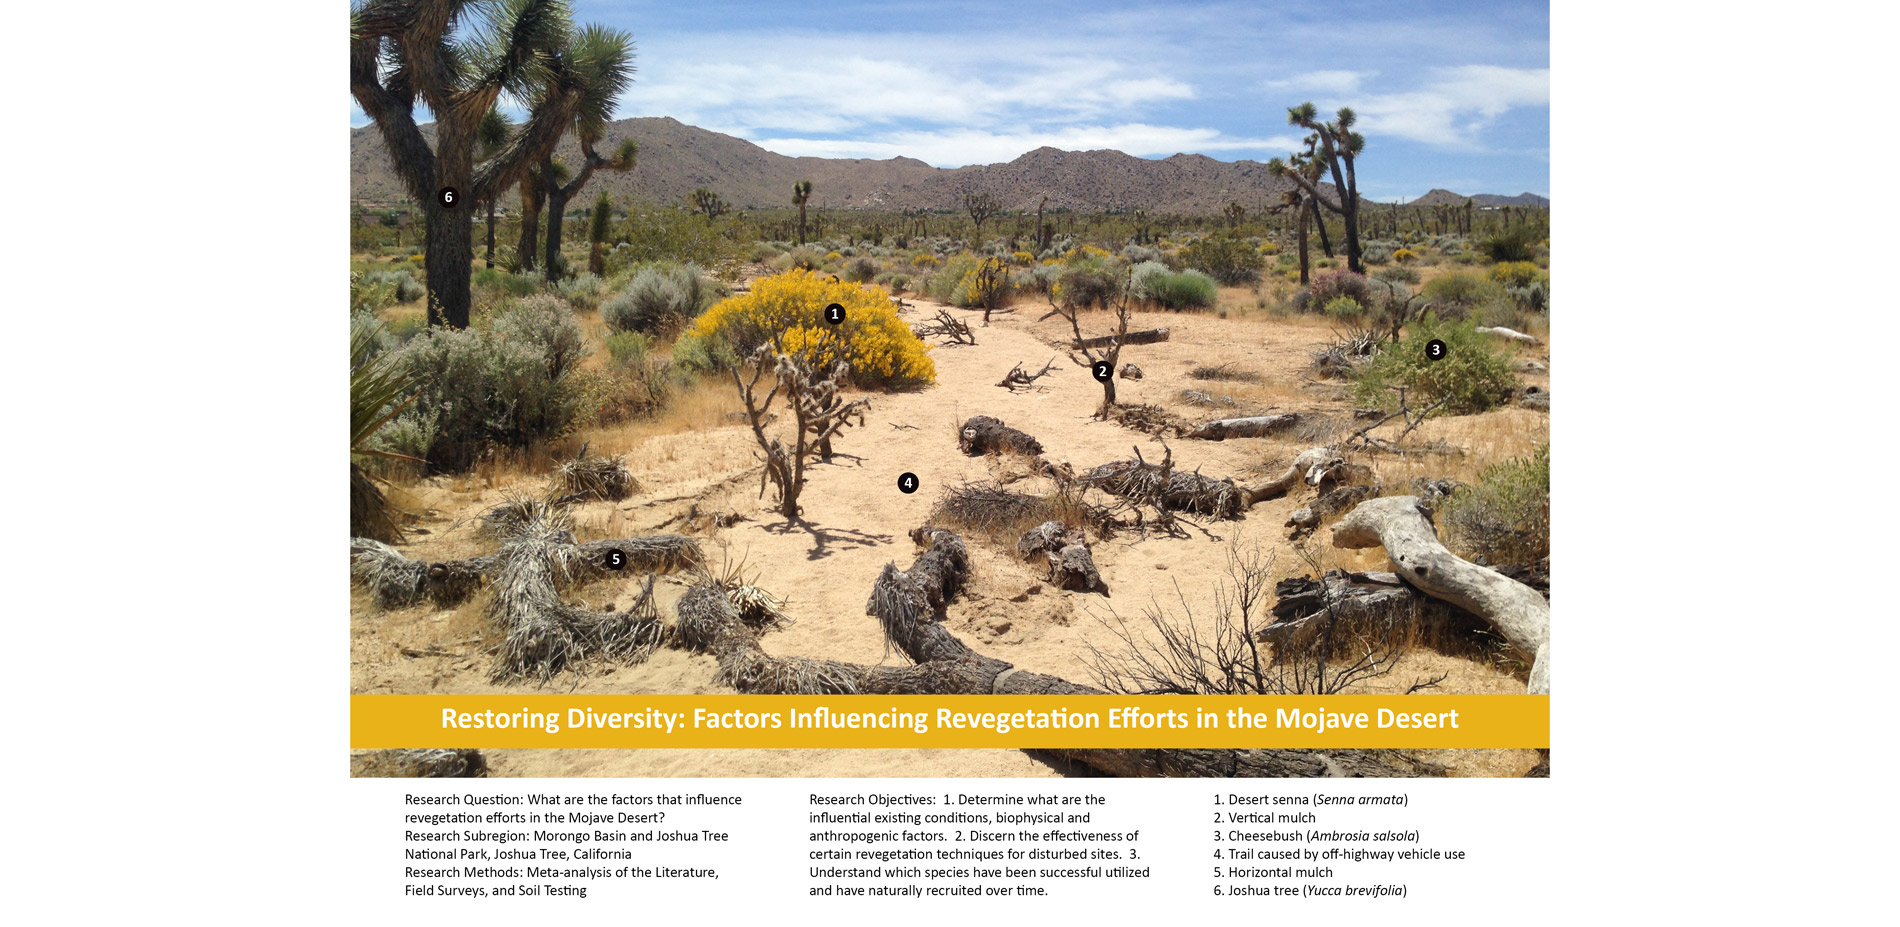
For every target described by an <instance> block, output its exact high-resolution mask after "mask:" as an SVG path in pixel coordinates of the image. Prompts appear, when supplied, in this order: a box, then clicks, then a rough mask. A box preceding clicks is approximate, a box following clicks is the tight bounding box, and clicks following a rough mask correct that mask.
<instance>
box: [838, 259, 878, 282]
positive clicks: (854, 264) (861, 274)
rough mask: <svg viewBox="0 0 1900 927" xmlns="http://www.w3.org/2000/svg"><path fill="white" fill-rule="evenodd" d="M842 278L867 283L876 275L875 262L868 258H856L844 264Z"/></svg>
mask: <svg viewBox="0 0 1900 927" xmlns="http://www.w3.org/2000/svg"><path fill="white" fill-rule="evenodd" d="M843 276H844V278H845V279H846V280H849V281H851V282H852V283H869V282H870V281H871V278H872V277H875V276H877V262H876V261H873V260H871V259H870V258H857V259H855V260H853V261H851V262H850V263H847V264H846V265H845V266H844V275H843Z"/></svg>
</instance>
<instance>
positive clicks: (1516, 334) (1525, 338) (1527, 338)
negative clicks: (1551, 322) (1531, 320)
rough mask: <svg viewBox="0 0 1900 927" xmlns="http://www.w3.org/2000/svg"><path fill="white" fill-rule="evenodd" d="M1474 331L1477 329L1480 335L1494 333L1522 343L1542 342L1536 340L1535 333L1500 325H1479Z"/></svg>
mask: <svg viewBox="0 0 1900 927" xmlns="http://www.w3.org/2000/svg"><path fill="white" fill-rule="evenodd" d="M1475 331H1477V333H1478V334H1480V335H1496V336H1497V337H1499V338H1503V339H1506V340H1509V341H1517V342H1522V343H1524V344H1543V342H1542V341H1539V340H1537V337H1536V336H1535V335H1526V334H1524V333H1523V332H1520V331H1512V330H1511V329H1508V328H1505V327H1504V326H1502V325H1499V326H1495V327H1491V328H1486V327H1484V326H1482V325H1480V326H1478V327H1477V328H1476V329H1475Z"/></svg>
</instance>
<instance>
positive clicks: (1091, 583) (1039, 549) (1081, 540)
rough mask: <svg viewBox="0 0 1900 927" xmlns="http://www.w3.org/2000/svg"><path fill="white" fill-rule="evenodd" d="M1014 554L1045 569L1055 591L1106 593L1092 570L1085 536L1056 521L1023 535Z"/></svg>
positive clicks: (1093, 566) (1093, 564) (1090, 555)
mask: <svg viewBox="0 0 1900 927" xmlns="http://www.w3.org/2000/svg"><path fill="white" fill-rule="evenodd" d="M1016 553H1017V554H1018V555H1020V556H1021V557H1022V558H1023V559H1024V560H1038V559H1039V560H1041V561H1042V562H1043V563H1045V564H1046V565H1047V566H1048V568H1049V581H1050V582H1052V583H1055V584H1056V587H1057V588H1060V589H1069V590H1073V591H1075V592H1094V591H1096V590H1098V589H1100V590H1104V591H1106V590H1107V588H1108V587H1107V585H1106V584H1104V583H1103V582H1102V574H1101V573H1100V572H1099V571H1098V570H1096V569H1095V555H1094V554H1093V553H1091V552H1090V550H1089V545H1088V539H1087V536H1086V535H1084V534H1083V533H1082V532H1081V531H1077V530H1075V529H1073V528H1070V527H1069V526H1068V525H1065V524H1063V523H1062V522H1059V521H1045V522H1043V523H1042V524H1040V525H1037V526H1036V527H1034V528H1031V529H1029V531H1027V532H1026V533H1024V534H1023V536H1022V539H1021V540H1018V541H1017V542H1016Z"/></svg>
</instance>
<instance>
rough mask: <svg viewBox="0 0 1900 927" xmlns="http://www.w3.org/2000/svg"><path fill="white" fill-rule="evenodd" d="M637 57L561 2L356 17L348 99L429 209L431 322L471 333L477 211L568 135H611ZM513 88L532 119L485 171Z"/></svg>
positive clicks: (366, 11)
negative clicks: (577, 21)
mask: <svg viewBox="0 0 1900 927" xmlns="http://www.w3.org/2000/svg"><path fill="white" fill-rule="evenodd" d="M632 61H633V40H632V39H631V37H629V36H628V35H627V34H626V33H624V32H620V31H617V30H613V29H605V28H601V27H598V26H586V27H582V28H578V29H577V28H575V26H574V22H573V16H572V14H571V12H570V11H569V9H568V5H567V4H566V3H563V2H559V0H504V2H499V3H472V2H466V0H464V2H454V0H438V2H405V0H367V2H363V3H359V4H357V5H356V6H355V7H354V8H352V9H351V11H350V95H351V96H352V97H354V98H355V99H356V102H357V104H358V105H359V106H361V107H362V108H363V113H364V114H365V115H367V116H368V117H369V118H370V119H371V120H372V121H374V122H375V123H376V127H377V129H378V131H379V132H380V133H381V134H382V138H383V143H384V145H385V146H386V147H387V148H388V151H389V158H390V162H391V163H392V164H393V165H394V166H395V168H396V173H397V174H398V176H400V177H401V178H402V182H403V187H404V189H405V190H406V191H407V192H408V194H409V196H410V198H412V199H413V200H415V201H416V203H418V204H420V206H421V210H422V215H423V221H424V236H425V237H424V242H425V244H424V251H425V253H426V255H427V266H428V278H429V279H428V283H429V321H430V322H431V324H446V325H450V326H455V327H467V325H468V319H469V299H470V296H469V277H470V273H471V268H470V262H471V261H472V260H473V259H474V247H475V246H474V242H473V241H472V240H471V237H470V236H469V234H468V219H467V216H468V210H469V209H470V208H472V205H473V204H476V203H481V202H483V201H485V200H487V199H488V198H490V197H492V196H493V195H495V193H496V192H497V191H498V190H500V189H502V188H504V187H506V186H508V185H511V184H515V183H519V182H520V180H521V176H522V174H523V172H524V171H525V170H526V169H527V168H528V167H529V166H530V165H534V164H536V163H537V162H539V163H542V164H546V163H547V160H548V158H549V157H550V155H551V153H552V152H553V150H554V146H555V143H557V142H559V141H560V138H561V136H562V135H563V134H564V133H566V132H567V131H568V130H569V129H570V128H577V129H579V131H580V132H581V134H582V138H583V148H584V149H586V148H590V147H591V145H590V144H589V143H588V142H587V138H588V137H589V136H588V133H589V132H594V134H593V136H592V137H594V138H598V132H597V131H595V130H604V127H605V126H606V124H607V121H608V119H609V118H611V116H612V113H613V107H614V103H615V101H616V100H617V99H618V98H619V96H620V92H621V91H622V90H623V89H625V87H626V85H627V83H628V82H629V81H631V80H632V73H633V66H632ZM504 92H505V93H507V94H508V95H509V96H510V97H512V98H514V99H515V100H519V101H521V102H522V103H523V104H524V105H525V106H526V108H527V110H528V118H527V121H526V122H525V123H523V124H522V125H521V127H520V130H519V131H517V132H515V133H514V135H513V137H512V138H511V139H510V140H509V141H508V142H507V143H506V144H504V145H502V146H501V147H500V148H499V149H498V150H496V151H495V152H494V153H493V154H492V156H490V157H487V158H485V159H483V160H481V162H480V163H479V164H478V163H477V160H476V155H477V151H478V149H479V148H480V147H481V146H480V142H481V138H480V136H481V131H480V130H481V126H482V122H483V120H484V119H485V118H487V115H488V113H489V112H490V111H492V110H493V109H494V108H495V106H496V103H497V102H498V101H499V100H500V99H501V95H502V94H503V93H504ZM418 105H420V106H421V107H423V108H424V109H425V110H426V111H427V113H428V114H430V115H432V116H433V117H434V119H435V137H434V139H433V147H432V146H431V140H430V139H429V138H428V137H427V136H425V135H424V134H423V132H422V129H421V127H420V126H418V125H417V123H416V110H417V106H418ZM591 160H592V157H591V156H590V162H591Z"/></svg>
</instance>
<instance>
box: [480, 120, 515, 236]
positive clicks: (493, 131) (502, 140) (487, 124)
mask: <svg viewBox="0 0 1900 927" xmlns="http://www.w3.org/2000/svg"><path fill="white" fill-rule="evenodd" d="M514 131H515V127H514V126H511V125H509V124H508V117H506V116H503V115H502V114H501V110H498V109H491V110H489V111H488V113H487V114H486V115H484V116H483V117H482V124H481V125H480V126H479V127H477V128H476V130H475V140H476V141H477V142H479V143H480V144H481V146H482V159H483V160H484V161H485V160H487V159H489V158H493V157H494V156H495V155H497V154H500V153H501V150H502V148H503V147H504V146H506V145H507V144H508V137H509V136H510V135H513V134H514ZM502 186H506V185H505V184H504V185H502ZM500 197H501V187H500V186H498V187H496V188H495V189H494V190H492V191H490V192H489V194H488V197H487V198H486V199H484V200H482V208H483V209H485V210H487V212H488V251H487V253H486V254H484V255H483V256H482V266H483V267H494V266H495V200H497V199H499V198H500Z"/></svg>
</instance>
